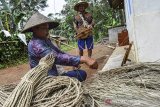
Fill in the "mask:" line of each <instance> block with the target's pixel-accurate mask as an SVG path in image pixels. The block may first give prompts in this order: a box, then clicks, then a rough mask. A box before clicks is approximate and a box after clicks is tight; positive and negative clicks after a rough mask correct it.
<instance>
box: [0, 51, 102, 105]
mask: <svg viewBox="0 0 160 107" xmlns="http://www.w3.org/2000/svg"><path fill="white" fill-rule="evenodd" d="M53 64H54V55H53V54H50V55H48V56H46V57H44V58H42V59H41V60H40V62H39V65H38V66H36V67H35V68H33V69H31V70H30V71H29V72H28V73H27V74H26V75H25V76H24V77H23V78H22V80H21V81H20V83H19V84H18V85H17V86H16V87H15V89H14V90H13V91H12V92H11V93H10V95H7V94H5V92H4V91H0V103H1V106H2V105H3V106H2V107H54V106H57V107H73V106H75V107H82V105H84V106H85V105H92V107H99V106H98V103H97V102H96V101H95V100H94V98H93V97H91V95H89V94H84V93H83V89H82V86H81V82H79V81H78V80H77V79H75V78H70V77H67V76H55V77H49V76H47V72H48V70H49V69H50V68H51V67H52V65H53ZM86 99H88V100H87V101H88V102H86ZM80 102H81V103H80Z"/></svg>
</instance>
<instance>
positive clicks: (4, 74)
mask: <svg viewBox="0 0 160 107" xmlns="http://www.w3.org/2000/svg"><path fill="white" fill-rule="evenodd" d="M112 51H113V49H110V48H108V47H107V46H106V45H96V46H95V48H94V50H93V57H92V58H95V59H96V60H97V61H98V64H99V68H98V69H97V70H93V69H89V68H88V67H87V66H86V65H85V64H83V65H81V69H83V70H85V71H87V74H88V77H90V76H91V75H92V74H94V73H96V71H99V70H101V69H102V68H103V66H104V65H105V63H106V62H107V60H108V58H109V56H110V55H111V53H112ZM68 53H69V54H73V55H76V54H78V50H77V49H74V50H71V51H70V52H68ZM84 55H87V51H86V50H85V51H84ZM29 69H30V67H29V64H28V63H27V64H22V65H18V66H15V67H10V68H5V69H1V70H0V85H7V84H12V83H18V82H19V81H20V80H21V78H22V77H23V76H24V75H25V73H26V72H27V71H29ZM64 69H65V70H66V71H68V70H72V67H64Z"/></svg>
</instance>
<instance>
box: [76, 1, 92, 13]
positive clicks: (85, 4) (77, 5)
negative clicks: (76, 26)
mask: <svg viewBox="0 0 160 107" xmlns="http://www.w3.org/2000/svg"><path fill="white" fill-rule="evenodd" d="M80 5H83V6H84V8H85V9H86V8H87V7H88V6H89V4H88V3H87V2H85V1H81V0H80V1H79V2H78V3H77V4H75V6H74V10H76V11H78V7H79V6H80Z"/></svg>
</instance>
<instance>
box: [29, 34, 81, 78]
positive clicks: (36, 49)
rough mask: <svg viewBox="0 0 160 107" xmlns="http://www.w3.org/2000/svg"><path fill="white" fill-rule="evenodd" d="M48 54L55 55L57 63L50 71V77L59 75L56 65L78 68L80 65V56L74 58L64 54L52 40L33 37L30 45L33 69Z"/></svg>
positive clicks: (30, 59)
mask: <svg viewBox="0 0 160 107" xmlns="http://www.w3.org/2000/svg"><path fill="white" fill-rule="evenodd" d="M48 53H53V54H54V55H55V63H54V65H53V67H52V69H51V70H49V71H48V75H54V76H57V75H58V72H57V68H56V65H55V64H58V65H66V66H75V67H76V66H78V65H79V63H80V56H73V55H69V54H67V53H64V52H62V51H61V50H59V49H58V48H57V47H56V46H54V45H53V43H52V42H51V40H50V39H47V40H43V39H39V38H36V37H33V38H32V39H31V40H30V42H29V44H28V54H29V61H30V66H31V68H33V67H35V66H37V65H38V63H39V60H40V59H41V58H42V57H44V56H45V55H47V54H48Z"/></svg>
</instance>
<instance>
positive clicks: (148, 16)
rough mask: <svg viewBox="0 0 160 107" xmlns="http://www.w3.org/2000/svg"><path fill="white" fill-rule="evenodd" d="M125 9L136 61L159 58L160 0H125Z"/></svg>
mask: <svg viewBox="0 0 160 107" xmlns="http://www.w3.org/2000/svg"><path fill="white" fill-rule="evenodd" d="M129 3H130V4H129ZM130 8H131V9H130ZM125 11H126V20H127V29H128V31H129V37H130V41H133V42H134V48H133V51H134V54H135V56H136V57H135V58H136V60H137V62H154V61H157V60H159V59H160V46H159V45H160V0H125Z"/></svg>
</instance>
